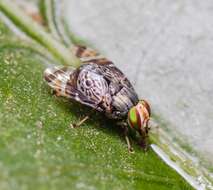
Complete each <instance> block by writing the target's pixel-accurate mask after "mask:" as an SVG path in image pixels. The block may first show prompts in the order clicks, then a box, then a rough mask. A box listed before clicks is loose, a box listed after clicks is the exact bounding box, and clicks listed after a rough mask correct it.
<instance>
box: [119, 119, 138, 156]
mask: <svg viewBox="0 0 213 190" xmlns="http://www.w3.org/2000/svg"><path fill="white" fill-rule="evenodd" d="M117 125H119V126H121V128H122V129H123V132H124V137H125V140H126V144H127V147H128V151H129V153H134V150H133V148H132V146H131V143H130V139H129V137H128V133H129V132H128V124H127V123H126V122H124V121H121V122H118V123H117Z"/></svg>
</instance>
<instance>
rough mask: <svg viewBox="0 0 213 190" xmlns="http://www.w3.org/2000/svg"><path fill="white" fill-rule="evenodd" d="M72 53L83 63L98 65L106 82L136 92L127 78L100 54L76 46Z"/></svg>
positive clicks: (97, 68)
mask: <svg viewBox="0 0 213 190" xmlns="http://www.w3.org/2000/svg"><path fill="white" fill-rule="evenodd" d="M72 51H73V53H74V54H75V55H76V56H77V57H78V58H80V60H81V61H82V63H84V64H94V65H96V70H99V72H100V74H102V75H103V76H104V77H105V79H106V80H108V81H110V82H112V83H114V84H116V85H118V86H126V87H127V88H130V89H133V90H134V88H133V86H132V85H131V83H130V82H129V80H128V79H127V77H126V76H125V75H124V74H123V73H122V72H121V71H120V70H119V69H118V68H117V67H116V66H115V65H114V64H113V62H112V61H110V60H108V59H106V58H105V57H103V56H102V55H100V54H99V53H98V52H96V51H94V50H93V49H90V48H87V47H85V46H75V47H74V48H73V49H72Z"/></svg>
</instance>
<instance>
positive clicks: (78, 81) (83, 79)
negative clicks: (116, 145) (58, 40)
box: [44, 46, 151, 148]
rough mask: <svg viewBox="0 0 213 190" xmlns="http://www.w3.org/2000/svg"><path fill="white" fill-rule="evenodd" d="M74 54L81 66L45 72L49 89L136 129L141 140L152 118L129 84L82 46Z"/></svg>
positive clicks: (111, 67)
mask: <svg viewBox="0 0 213 190" xmlns="http://www.w3.org/2000/svg"><path fill="white" fill-rule="evenodd" d="M73 51H74V53H75V55H76V56H77V57H78V58H80V60H81V61H82V65H81V66H80V67H79V68H77V69H73V68H72V67H63V68H47V69H46V70H45V72H44V78H45V80H46V81H47V83H48V84H49V86H50V87H52V88H53V89H54V90H55V91H56V93H57V94H58V95H60V96H65V97H67V98H70V99H73V100H76V101H78V102H80V103H82V104H84V105H87V106H90V107H92V108H94V109H95V110H97V111H100V112H103V113H105V115H106V116H107V117H108V118H111V119H115V120H118V121H122V124H123V126H124V127H126V126H129V127H130V128H132V129H135V130H136V131H137V132H139V134H141V136H142V137H143V138H144V137H145V136H146V134H147V133H148V122H149V118H150V114H151V113H150V107H149V104H148V103H147V102H146V101H145V100H139V99H138V96H137V94H136V92H135V90H134V88H133V86H132V85H131V83H130V82H129V80H128V79H127V78H126V76H125V75H124V74H123V73H122V72H121V71H120V70H119V69H118V68H117V67H115V65H114V64H113V63H112V62H111V61H109V60H108V59H106V58H104V57H102V56H100V55H99V54H98V53H97V52H95V51H93V50H91V49H88V48H86V47H84V46H76V47H75V48H74V50H73ZM128 144H129V143H128ZM129 148H130V145H129Z"/></svg>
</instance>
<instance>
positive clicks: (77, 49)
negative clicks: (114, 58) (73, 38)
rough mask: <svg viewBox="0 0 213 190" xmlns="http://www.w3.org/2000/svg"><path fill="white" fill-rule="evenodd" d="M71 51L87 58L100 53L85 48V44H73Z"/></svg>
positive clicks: (79, 56) (77, 55)
mask: <svg viewBox="0 0 213 190" xmlns="http://www.w3.org/2000/svg"><path fill="white" fill-rule="evenodd" d="M72 52H73V53H74V54H75V55H76V57H78V58H89V57H95V56H98V55H100V54H99V53H98V52H97V51H95V50H93V49H90V48H87V47H86V46H79V45H78V46H75V47H73V49H72Z"/></svg>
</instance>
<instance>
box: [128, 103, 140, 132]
mask: <svg viewBox="0 0 213 190" xmlns="http://www.w3.org/2000/svg"><path fill="white" fill-rule="evenodd" d="M128 123H129V126H130V127H131V128H133V129H136V130H138V129H139V128H140V123H141V122H140V115H139V113H138V110H137V109H136V107H135V106H134V107H132V108H131V109H130V110H129V113H128Z"/></svg>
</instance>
